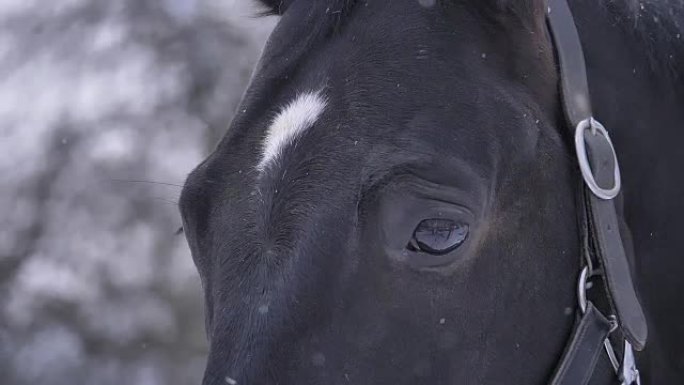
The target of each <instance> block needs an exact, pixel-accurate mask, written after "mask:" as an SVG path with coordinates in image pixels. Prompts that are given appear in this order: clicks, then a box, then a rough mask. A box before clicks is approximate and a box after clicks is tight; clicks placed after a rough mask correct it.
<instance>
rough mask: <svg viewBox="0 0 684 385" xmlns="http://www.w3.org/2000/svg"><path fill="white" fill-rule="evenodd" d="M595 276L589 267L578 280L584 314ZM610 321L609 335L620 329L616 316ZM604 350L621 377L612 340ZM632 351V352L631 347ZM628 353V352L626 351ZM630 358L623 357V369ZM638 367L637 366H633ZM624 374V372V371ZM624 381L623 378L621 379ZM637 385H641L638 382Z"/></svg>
mask: <svg viewBox="0 0 684 385" xmlns="http://www.w3.org/2000/svg"><path fill="white" fill-rule="evenodd" d="M593 274H594V272H593V271H591V270H590V269H589V266H584V267H583V268H582V271H581V272H580V275H579V279H578V280H577V301H578V302H579V307H580V310H582V314H584V313H586V312H587V304H588V300H587V281H588V280H589V278H590V277H591V276H592V275H593ZM608 318H609V319H610V324H611V326H610V331H609V332H608V335H610V334H612V333H613V332H614V331H615V330H616V329H617V328H618V326H619V325H618V320H617V317H615V316H614V315H611V316H610V317H608ZM625 343H626V344H629V342H627V341H625ZM603 348H604V349H605V351H606V354H607V355H608V360H609V361H610V365H611V366H612V367H613V370H615V373H616V374H618V375H620V362H619V361H618V358H617V355H616V354H615V349H613V345H611V343H610V338H606V339H605V340H603ZM629 348H630V351H631V348H632V347H631V345H630V347H629ZM625 351H626V350H625ZM627 359H628V357H627V356H626V355H625V356H624V357H623V365H622V367H625V360H627ZM633 361H634V355H632V362H633ZM633 365H636V364H633ZM634 370H636V366H634ZM623 372H624V370H623ZM636 375H637V377H638V376H639V371H638V370H636ZM625 378H627V377H625ZM621 379H622V377H621ZM633 383H634V381H632V382H623V383H622V384H621V385H634V384H633ZM636 385H641V384H640V383H639V382H638V380H637V383H636Z"/></svg>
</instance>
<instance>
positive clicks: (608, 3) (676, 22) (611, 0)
mask: <svg viewBox="0 0 684 385" xmlns="http://www.w3.org/2000/svg"><path fill="white" fill-rule="evenodd" d="M602 3H603V6H602V7H600V8H603V9H604V10H605V11H606V13H607V14H606V17H607V19H608V20H609V22H611V23H612V24H613V25H616V26H618V27H620V28H622V29H623V31H624V33H626V34H629V35H631V36H632V38H633V39H634V40H635V43H636V44H639V46H641V47H643V48H644V49H643V52H644V54H645V55H647V57H646V59H647V61H648V63H649V66H650V70H651V71H652V72H653V73H654V74H656V75H660V76H662V75H666V76H668V77H670V78H671V80H673V81H675V82H681V80H682V76H683V75H684V68H682V67H683V63H684V0H602ZM681 85H684V83H683V84H681Z"/></svg>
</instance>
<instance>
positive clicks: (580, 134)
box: [575, 118, 622, 200]
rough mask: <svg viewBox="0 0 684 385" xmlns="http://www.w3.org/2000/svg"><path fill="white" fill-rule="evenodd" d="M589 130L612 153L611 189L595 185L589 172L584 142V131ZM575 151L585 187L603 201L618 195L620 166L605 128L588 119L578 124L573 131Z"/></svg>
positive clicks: (620, 185) (591, 173)
mask: <svg viewBox="0 0 684 385" xmlns="http://www.w3.org/2000/svg"><path fill="white" fill-rule="evenodd" d="M589 128H590V129H591V133H592V135H596V134H597V133H598V134H601V135H603V137H604V138H606V141H607V142H608V144H609V145H610V149H611V151H612V152H613V160H614V162H615V163H614V164H615V168H614V170H613V175H614V180H615V185H614V186H613V187H612V188H611V189H604V188H602V187H601V186H599V185H598V184H597V183H596V179H595V178H594V173H593V171H591V166H590V165H589V158H588V157H587V147H586V143H585V142H584V131H586V130H587V129H589ZM575 150H576V151H577V160H578V162H579V166H580V170H581V171H582V177H583V178H584V183H586V184H587V187H589V189H590V190H591V192H593V193H594V195H596V196H597V197H599V198H601V199H604V200H610V199H613V198H615V197H616V196H617V195H618V194H619V193H620V189H621V187H622V181H621V179H620V166H619V165H618V160H617V154H616V153H615V147H614V146H613V142H612V141H611V140H610V136H609V135H608V131H607V130H606V128H605V127H603V125H602V124H601V123H599V122H598V121H597V120H595V119H594V118H588V119H585V120H583V121H581V122H579V124H577V128H576V129H575Z"/></svg>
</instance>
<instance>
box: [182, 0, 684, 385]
mask: <svg viewBox="0 0 684 385" xmlns="http://www.w3.org/2000/svg"><path fill="white" fill-rule="evenodd" d="M263 5H264V6H266V7H267V11H266V13H272V14H277V15H279V16H278V17H280V20H279V23H278V25H277V27H276V28H275V30H274V31H273V33H272V35H271V37H270V39H269V41H268V43H267V46H266V48H265V51H264V54H263V56H262V58H261V61H260V63H259V65H258V67H257V69H256V71H255V73H254V76H253V78H252V81H251V84H250V87H249V89H248V90H247V92H246V94H245V96H244V99H243V102H242V105H241V106H240V109H239V110H238V113H237V117H236V118H235V119H234V121H233V122H232V124H231V126H230V128H229V130H228V131H227V133H226V135H225V137H224V138H223V140H222V141H221V142H220V143H219V144H218V146H217V147H216V149H215V151H214V152H213V153H212V154H210V155H209V156H208V158H207V159H206V160H205V161H204V162H202V164H200V165H199V166H198V167H197V168H196V169H195V170H194V171H193V172H192V173H191V175H190V176H189V177H188V180H187V182H186V185H185V188H184V190H183V194H182V197H181V203H180V206H181V211H182V214H183V219H184V228H185V234H186V236H187V238H188V242H189V244H190V247H191V250H192V254H193V258H194V261H195V264H196V265H197V268H198V270H199V274H200V276H201V279H202V283H203V288H204V294H205V300H206V325H207V334H208V338H209V342H210V353H209V357H208V363H207V368H206V372H205V377H204V382H203V383H204V384H205V385H216V384H225V383H228V384H235V383H237V384H241V385H247V384H249V385H262V384H280V385H289V384H412V385H418V384H430V385H433V384H544V383H546V382H548V380H549V378H550V376H551V374H552V372H553V370H554V367H555V365H556V364H557V362H558V360H559V358H560V355H561V353H562V351H563V348H564V346H565V344H566V343H567V340H568V338H569V336H570V333H571V330H572V326H573V322H574V317H575V314H576V309H577V298H576V294H575V288H576V280H577V275H578V272H579V269H580V249H579V247H580V241H579V234H578V226H577V212H578V205H577V202H576V199H577V194H578V189H579V186H580V182H579V181H580V177H579V175H578V170H577V165H576V161H575V157H574V153H573V148H572V146H571V138H570V137H569V135H568V128H567V126H566V123H565V119H564V117H563V114H562V111H561V107H560V104H559V98H560V96H559V91H558V68H557V64H556V61H555V56H554V48H553V46H552V43H551V40H550V38H549V33H548V31H547V29H546V24H545V12H546V7H547V5H546V4H545V2H544V1H542V0H437V1H429V0H420V1H419V0H391V1H390V0H356V1H348V0H347V1H342V0H327V1H326V0H271V1H264V2H263ZM571 8H572V10H573V13H574V15H575V20H576V23H577V26H578V29H579V32H580V35H581V40H582V43H583V46H584V49H585V56H586V61H587V66H588V75H589V85H590V91H591V99H592V106H593V110H594V113H595V116H596V118H597V119H598V120H599V121H601V122H602V123H603V124H604V125H605V126H606V127H607V128H608V130H609V131H610V132H611V135H612V138H613V141H614V143H615V145H616V148H617V151H618V156H619V159H620V161H621V169H622V174H623V180H624V186H623V192H622V194H621V196H620V197H619V198H620V199H619V201H618V203H619V206H620V215H621V218H622V220H623V221H624V223H623V224H624V226H623V229H622V231H623V233H624V234H623V235H624V236H625V237H629V238H631V241H632V242H631V243H632V244H633V253H630V255H632V256H633V260H632V261H631V263H632V273H633V276H634V279H635V282H636V284H637V287H638V293H639V296H640V298H641V302H642V304H643V306H644V309H645V312H646V315H647V320H648V325H649V341H648V344H647V347H646V349H645V350H644V351H643V352H641V353H639V354H638V357H637V358H638V364H639V367H640V369H641V372H642V380H643V383H644V384H678V383H684V246H683V245H684V243H683V241H682V237H683V234H684V176H683V175H684V173H683V171H682V168H683V167H684V150H682V146H683V144H684V80H683V76H684V72H683V71H684V65H683V63H684V37H682V34H684V4H683V3H682V2H681V1H675V0H671V1H651V2H632V1H628V0H612V1H608V0H605V1H594V0H574V1H571ZM314 91H315V92H320V94H321V95H324V98H325V104H326V107H325V110H324V111H323V112H322V114H321V115H320V117H319V118H318V119H317V120H316V121H315V123H314V124H313V125H312V126H311V127H310V128H308V129H307V130H305V131H303V132H302V133H301V134H300V135H299V136H298V137H296V138H295V139H294V140H293V141H292V143H291V144H290V145H289V146H286V147H285V148H283V149H282V152H281V153H280V155H279V156H278V157H277V158H276V159H274V160H273V161H272V163H271V164H270V165H269V166H268V167H266V168H265V169H263V170H262V169H260V168H259V167H258V166H257V165H258V164H259V163H260V161H261V159H262V156H263V155H262V147H263V143H264V140H265V139H264V138H265V137H266V136H267V128H268V127H269V126H270V125H271V124H272V120H273V119H274V117H275V116H276V115H277V114H278V113H279V111H280V110H281V109H282V108H283V106H285V105H287V104H288V103H289V102H290V101H291V100H293V99H294V98H296V96H297V95H300V94H301V93H303V92H314ZM435 216H438V217H440V218H447V219H452V220H454V221H458V222H459V223H467V225H468V228H469V232H468V236H467V238H466V240H465V242H464V243H463V244H462V245H461V246H460V247H458V248H456V249H455V250H453V251H451V252H449V253H447V254H446V255H442V256H439V257H435V256H434V255H429V253H425V252H423V251H421V250H415V248H411V247H409V246H410V243H411V236H412V232H413V229H414V228H416V226H417V225H418V224H419V223H420V222H421V220H423V219H427V218H431V217H435ZM435 261H437V262H439V263H433V262H435ZM428 262H429V263H428ZM596 290H598V289H596ZM602 360H603V361H605V358H602ZM601 365H602V367H601V370H600V371H599V373H597V375H596V376H595V378H594V379H593V382H592V384H596V385H601V384H609V383H612V382H610V381H609V379H610V378H612V377H611V374H610V372H609V370H608V369H605V366H606V363H605V362H602V363H601ZM603 369H605V370H603Z"/></svg>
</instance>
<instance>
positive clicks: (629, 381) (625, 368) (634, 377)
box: [619, 341, 641, 385]
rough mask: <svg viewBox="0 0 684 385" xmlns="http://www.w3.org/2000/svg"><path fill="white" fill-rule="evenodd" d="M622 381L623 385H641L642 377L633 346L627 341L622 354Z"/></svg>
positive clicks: (620, 374)
mask: <svg viewBox="0 0 684 385" xmlns="http://www.w3.org/2000/svg"><path fill="white" fill-rule="evenodd" d="M619 376H620V381H622V385H641V376H640V375H639V369H637V366H636V360H634V351H633V350H632V345H631V344H630V343H629V342H627V341H625V349H624V351H623V353H622V366H621V367H620V373H619Z"/></svg>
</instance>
